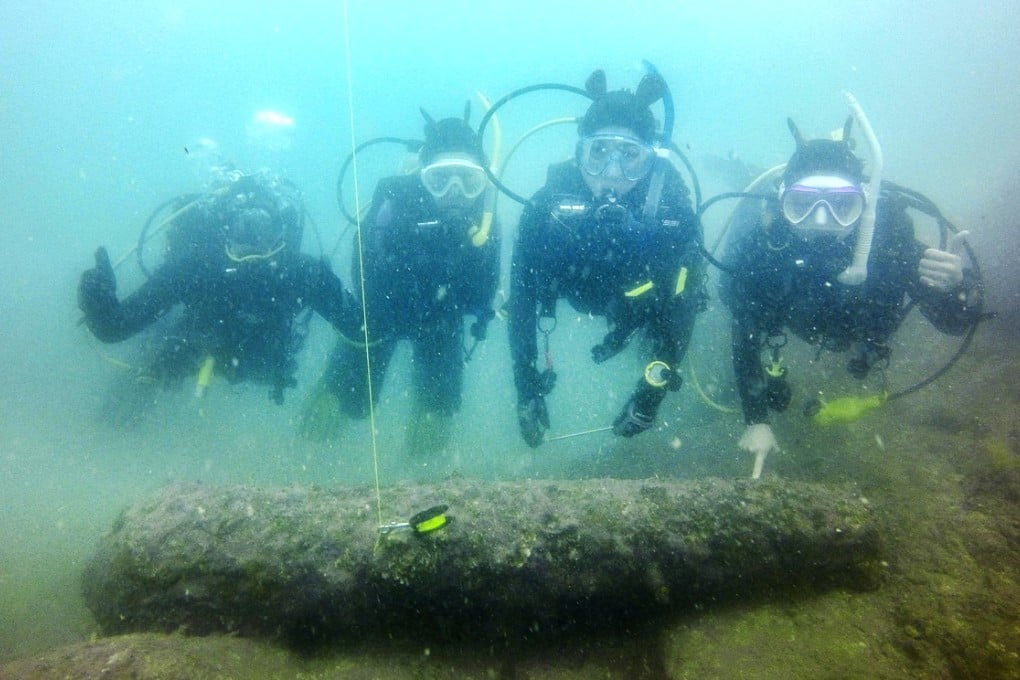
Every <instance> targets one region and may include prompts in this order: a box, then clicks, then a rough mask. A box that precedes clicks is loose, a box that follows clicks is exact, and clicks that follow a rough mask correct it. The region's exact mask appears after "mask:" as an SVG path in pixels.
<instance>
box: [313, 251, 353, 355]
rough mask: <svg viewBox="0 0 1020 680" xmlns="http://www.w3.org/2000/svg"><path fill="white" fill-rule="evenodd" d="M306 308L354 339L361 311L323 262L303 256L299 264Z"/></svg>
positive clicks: (327, 265) (348, 292)
mask: <svg viewBox="0 0 1020 680" xmlns="http://www.w3.org/2000/svg"><path fill="white" fill-rule="evenodd" d="M299 266H300V267H301V268H302V271H303V278H304V281H305V291H306V296H307V300H308V303H309V305H310V306H311V308H312V309H314V310H315V311H316V312H317V313H318V314H319V316H321V317H322V318H324V319H325V320H326V321H329V322H330V323H331V324H333V327H334V328H336V329H337V331H339V332H340V333H341V334H343V335H344V336H346V337H348V338H354V337H357V334H358V333H359V332H360V329H361V324H362V316H361V310H360V309H359V307H358V304H357V302H356V301H355V298H354V296H353V295H352V294H351V292H350V291H349V290H347V289H346V288H345V287H344V285H343V283H342V282H341V281H340V279H339V277H337V275H336V274H334V273H333V270H332V269H331V268H330V266H329V264H327V263H326V262H325V261H323V260H316V259H315V258H312V257H310V256H306V255H303V256H302V257H301V260H300V265H299Z"/></svg>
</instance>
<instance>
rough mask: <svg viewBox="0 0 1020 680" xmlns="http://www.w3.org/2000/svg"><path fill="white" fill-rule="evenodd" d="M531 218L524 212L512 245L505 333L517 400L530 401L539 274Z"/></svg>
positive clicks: (530, 212) (536, 372)
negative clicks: (518, 235)
mask: <svg viewBox="0 0 1020 680" xmlns="http://www.w3.org/2000/svg"><path fill="white" fill-rule="evenodd" d="M533 222H534V214H533V212H532V211H531V210H530V209H529V208H525V212H524V215H523V216H522V217H521V224H520V227H519V233H520V237H519V239H518V241H517V243H516V244H515V245H514V252H513V259H512V261H511V265H510V299H509V301H508V302H507V332H508V334H509V338H510V357H511V359H512V361H513V372H514V384H515V385H516V388H517V397H518V400H524V399H530V398H532V397H534V396H537V395H536V394H533V392H534V391H535V382H536V377H537V375H538V370H537V368H536V366H535V362H536V360H537V358H538V339H537V335H536V334H537V332H538V272H537V271H536V270H535V266H536V263H535V261H534V260H535V258H534V257H533V254H532V250H533V249H534V248H535V247H536V244H535V243H534V239H535V236H536V234H537V230H536V228H535V226H534V224H533Z"/></svg>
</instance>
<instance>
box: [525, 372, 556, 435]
mask: <svg viewBox="0 0 1020 680" xmlns="http://www.w3.org/2000/svg"><path fill="white" fill-rule="evenodd" d="M555 384H556V372H555V371H554V370H552V369H551V368H547V369H546V370H544V371H543V372H541V373H539V372H538V371H537V370H536V369H535V368H534V367H533V366H529V367H527V368H526V369H524V371H523V372H521V373H520V374H518V377H517V394H518V399H517V422H518V424H520V426H521V436H522V437H524V441H526V442H527V443H528V446H530V447H531V448H533V449H534V448H537V447H538V445H539V444H541V443H542V442H543V441H544V440H545V433H546V430H548V429H549V409H547V408H546V405H545V395H547V394H549V393H550V392H552V388H553V386H554V385H555Z"/></svg>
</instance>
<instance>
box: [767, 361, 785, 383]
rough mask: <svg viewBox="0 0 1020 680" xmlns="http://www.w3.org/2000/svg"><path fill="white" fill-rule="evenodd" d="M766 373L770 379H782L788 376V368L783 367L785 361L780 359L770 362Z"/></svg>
mask: <svg viewBox="0 0 1020 680" xmlns="http://www.w3.org/2000/svg"><path fill="white" fill-rule="evenodd" d="M765 373H766V374H768V376H769V377H770V378H782V377H783V376H784V375H786V366H783V359H782V358H781V357H780V358H775V359H772V360H771V361H769V363H768V365H767V366H766V367H765Z"/></svg>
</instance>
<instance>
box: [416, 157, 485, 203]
mask: <svg viewBox="0 0 1020 680" xmlns="http://www.w3.org/2000/svg"><path fill="white" fill-rule="evenodd" d="M420 176H421V183H422V184H423V185H425V189H426V190H427V191H428V192H429V193H430V194H432V195H433V196H434V197H436V198H442V197H443V196H445V195H446V194H448V193H449V192H450V190H451V189H453V187H457V188H458V189H459V190H460V193H461V194H463V195H464V198H477V197H478V196H479V195H481V193H482V192H483V191H485V187H486V186H487V185H488V183H489V179H488V177H486V175H485V168H483V167H482V166H480V165H478V164H477V163H473V162H471V161H469V160H460V159H456V158H452V159H447V160H441V161H436V162H435V163H432V164H430V165H426V166H425V167H424V168H422V169H421V172H420Z"/></svg>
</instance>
